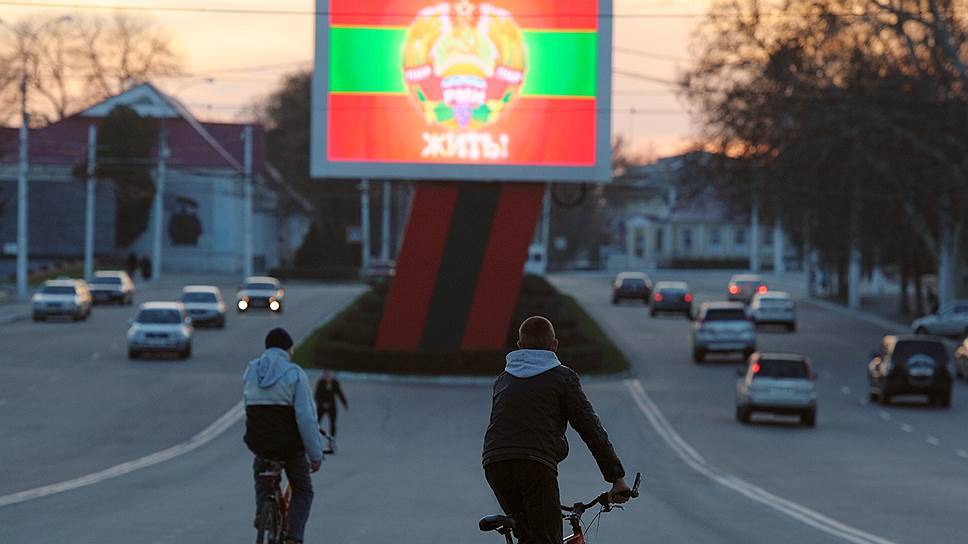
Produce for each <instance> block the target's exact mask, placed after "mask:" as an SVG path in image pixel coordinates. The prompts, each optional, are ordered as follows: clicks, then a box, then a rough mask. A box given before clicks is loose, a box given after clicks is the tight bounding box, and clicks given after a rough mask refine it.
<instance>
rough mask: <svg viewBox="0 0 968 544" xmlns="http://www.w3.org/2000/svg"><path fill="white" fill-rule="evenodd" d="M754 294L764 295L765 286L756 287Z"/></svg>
mask: <svg viewBox="0 0 968 544" xmlns="http://www.w3.org/2000/svg"><path fill="white" fill-rule="evenodd" d="M756 292H757V293H765V292H766V286H765V285H761V286H759V287H757V288H756Z"/></svg>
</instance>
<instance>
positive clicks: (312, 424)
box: [242, 348, 323, 461]
mask: <svg viewBox="0 0 968 544" xmlns="http://www.w3.org/2000/svg"><path fill="white" fill-rule="evenodd" d="M242 382H243V386H242V396H243V398H244V399H245V406H246V414H247V418H248V419H251V418H252V415H253V409H255V410H258V408H259V407H288V406H291V407H292V409H293V412H294V415H295V420H296V421H295V423H296V427H297V428H298V432H299V437H300V438H301V439H302V445H303V448H304V449H305V450H306V455H307V456H308V457H309V459H311V460H313V461H320V460H322V458H323V444H322V440H321V438H320V434H319V426H318V423H317V421H316V405H315V403H314V402H313V395H312V392H311V391H310V389H309V378H307V377H306V373H305V372H304V371H303V369H302V368H300V367H299V366H297V365H295V364H293V363H292V361H290V360H289V353H288V352H286V351H284V350H281V349H279V348H269V349H267V350H266V351H265V353H263V354H262V355H261V356H260V357H259V358H258V359H255V360H253V361H251V362H250V363H249V366H248V367H247V368H246V369H245V374H244V375H243V376H242ZM256 413H257V412H256ZM248 423H249V422H248V421H247V424H248ZM263 428H264V426H263ZM261 430H262V429H252V428H250V429H248V430H247V434H252V435H254V436H255V438H254V439H255V440H259V439H260V438H262V437H259V436H258V435H259V434H263V435H264V434H266V432H265V431H263V432H261V433H260V432H259V431H261ZM250 431H252V432H250ZM262 441H267V440H266V439H265V438H262Z"/></svg>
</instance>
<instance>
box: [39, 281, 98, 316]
mask: <svg viewBox="0 0 968 544" xmlns="http://www.w3.org/2000/svg"><path fill="white" fill-rule="evenodd" d="M92 303H93V302H92V300H91V292H90V290H89V289H88V287H87V282H85V281H83V280H70V279H66V280H47V281H45V282H44V285H43V286H42V287H41V288H40V290H39V291H37V292H36V293H34V296H33V298H31V300H30V304H31V311H32V314H33V318H34V321H46V320H47V318H48V317H57V316H60V317H69V318H71V319H73V320H74V321H80V320H83V319H87V318H88V317H89V316H90V315H91V305H92Z"/></svg>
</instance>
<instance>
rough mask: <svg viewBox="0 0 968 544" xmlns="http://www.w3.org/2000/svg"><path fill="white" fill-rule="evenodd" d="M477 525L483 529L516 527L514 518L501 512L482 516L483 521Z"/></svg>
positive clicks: (493, 529) (497, 529)
mask: <svg viewBox="0 0 968 544" xmlns="http://www.w3.org/2000/svg"><path fill="white" fill-rule="evenodd" d="M477 526H478V527H480V528H481V530H482V531H500V530H502V529H504V530H507V529H514V519H513V518H511V517H508V516H502V515H499V514H491V515H490V516H484V517H483V518H481V521H480V522H479V523H478V524H477Z"/></svg>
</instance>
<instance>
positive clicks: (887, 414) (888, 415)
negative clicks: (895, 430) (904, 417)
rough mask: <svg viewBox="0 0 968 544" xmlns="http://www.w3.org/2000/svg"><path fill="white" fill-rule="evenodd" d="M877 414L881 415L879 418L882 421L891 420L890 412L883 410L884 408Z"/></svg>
mask: <svg viewBox="0 0 968 544" xmlns="http://www.w3.org/2000/svg"><path fill="white" fill-rule="evenodd" d="M879 415H880V416H881V419H883V420H884V421H890V420H891V414H889V413H887V412H885V411H884V410H881V412H880V414H879Z"/></svg>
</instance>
